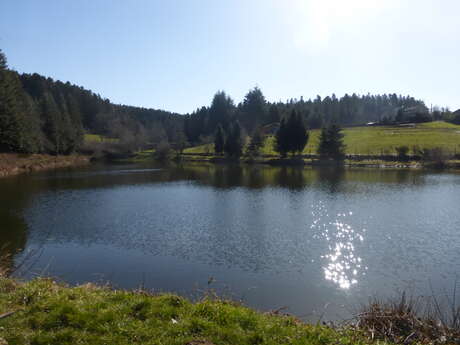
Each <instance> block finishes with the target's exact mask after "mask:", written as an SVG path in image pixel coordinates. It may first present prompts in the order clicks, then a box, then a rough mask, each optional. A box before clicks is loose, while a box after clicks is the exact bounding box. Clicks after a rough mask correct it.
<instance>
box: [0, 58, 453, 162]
mask: <svg viewBox="0 0 460 345" xmlns="http://www.w3.org/2000/svg"><path fill="white" fill-rule="evenodd" d="M294 113H295V116H293V115H292V114H294ZM439 119H444V120H448V121H452V122H458V123H460V114H459V113H458V112H455V113H451V112H450V111H449V110H448V109H445V108H441V109H439V108H435V109H428V108H427V107H426V105H425V104H424V102H423V101H421V100H417V99H415V98H413V97H410V96H401V95H396V94H388V95H387V94H384V95H369V94H368V95H356V94H352V95H347V94H346V95H344V96H343V97H341V98H337V97H336V96H335V95H332V96H330V97H329V96H328V97H325V98H321V97H320V96H317V97H316V98H314V99H308V100H304V99H303V97H300V99H289V100H286V101H284V102H282V101H279V102H268V101H267V100H266V98H265V96H264V94H263V93H262V90H261V89H260V88H258V87H255V88H253V89H251V90H249V92H248V93H247V94H246V95H245V97H244V99H243V101H242V102H240V103H238V104H236V103H235V101H234V100H233V99H232V98H231V97H230V96H229V95H227V94H226V93H225V92H224V91H218V92H217V93H216V94H215V95H214V97H213V99H212V101H211V104H210V105H209V106H203V107H201V108H199V109H197V110H196V111H194V112H193V113H191V114H185V115H180V114H177V113H171V112H168V111H163V110H156V109H146V108H140V107H134V106H126V105H118V104H113V103H111V102H110V101H109V100H108V99H104V98H102V97H101V96H100V95H97V94H95V93H93V92H92V91H90V90H86V89H84V88H82V87H80V86H76V85H73V84H70V83H69V82H66V83H63V82H61V81H55V80H53V79H51V78H46V77H43V76H41V75H38V74H36V73H34V74H19V73H17V72H15V71H13V70H10V69H8V66H7V61H6V57H5V55H4V54H3V53H2V52H1V51H0V151H3V152H4V151H12V152H26V153H33V152H46V153H52V154H68V153H71V152H76V151H79V150H81V148H82V145H83V138H84V133H93V134H100V135H103V136H105V137H110V138H116V139H118V142H119V143H120V145H123V147H126V148H127V149H128V150H133V151H134V150H138V149H142V148H152V147H155V146H158V145H159V144H165V143H166V144H167V145H171V146H173V147H175V148H177V150H178V151H181V150H182V149H183V148H185V147H187V146H189V145H190V146H191V145H197V144H201V143H212V142H213V140H214V136H215V134H216V132H217V130H218V128H220V133H221V134H219V135H220V136H221V138H222V142H223V144H222V145H223V146H222V151H221V152H222V153H224V152H225V153H227V154H231V155H235V154H238V152H240V151H241V150H242V148H241V147H243V146H242V142H243V140H242V138H246V137H247V136H250V137H251V142H250V143H249V146H248V149H249V151H250V152H256V151H257V149H258V148H260V146H261V141H262V140H263V136H264V135H266V134H275V131H274V128H275V129H276V128H278V127H279V128H280V129H281V131H280V132H279V135H280V136H281V137H282V136H283V135H286V136H287V137H292V138H294V137H295V138H297V139H296V140H295V143H293V144H292V145H291V144H286V146H285V144H283V143H282V140H280V141H279V146H277V147H278V149H279V150H280V152H281V154H282V155H286V154H287V153H295V152H301V150H300V149H299V147H300V146H301V144H302V142H303V140H308V137H307V138H305V137H304V136H305V133H306V132H304V131H300V126H304V128H309V129H316V128H323V127H325V126H326V127H327V126H329V125H330V124H331V123H335V124H337V125H338V126H352V125H361V124H364V123H368V122H376V123H387V124H389V123H395V122H399V123H400V122H408V121H416V122H422V121H431V120H439ZM293 123H297V125H293ZM296 130H297V131H298V132H296ZM295 132H296V133H297V134H293V133H295ZM301 132H302V133H303V134H299V133H301ZM283 133H284V134H283ZM230 152H231V153H230Z"/></svg>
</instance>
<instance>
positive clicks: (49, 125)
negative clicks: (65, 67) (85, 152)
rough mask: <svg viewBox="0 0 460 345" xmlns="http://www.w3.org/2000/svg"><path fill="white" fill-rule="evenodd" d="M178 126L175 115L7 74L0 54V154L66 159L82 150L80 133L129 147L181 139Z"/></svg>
mask: <svg viewBox="0 0 460 345" xmlns="http://www.w3.org/2000/svg"><path fill="white" fill-rule="evenodd" d="M183 127H184V118H183V116H181V115H178V114H173V113H170V112H166V111H162V110H154V109H144V108H138V107H131V106H124V105H115V104H112V103H111V102H110V101H109V100H108V99H103V98H101V97H100V96H99V95H96V94H94V93H93V92H91V91H89V90H86V89H84V88H82V87H79V86H76V85H72V84H70V83H69V82H67V83H63V82H60V81H54V80H53V79H51V78H45V77H43V76H40V75H38V74H19V73H17V72H15V71H12V70H9V69H8V68H7V61H6V58H5V56H4V54H2V53H1V52H0V151H3V152H8V151H13V152H27V153H34V152H47V153H52V154H68V153H71V152H75V151H78V150H79V149H80V148H81V147H82V144H83V135H84V133H97V134H101V135H104V136H107V137H111V138H117V139H119V141H120V142H121V143H123V144H124V145H125V146H127V147H133V148H134V147H138V146H139V145H141V146H142V145H145V144H146V143H149V144H155V143H157V142H160V141H170V142H175V141H177V140H180V135H181V134H182V135H183Z"/></svg>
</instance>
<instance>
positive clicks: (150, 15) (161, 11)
mask: <svg viewBox="0 0 460 345" xmlns="http://www.w3.org/2000/svg"><path fill="white" fill-rule="evenodd" d="M459 13H460V1H459V0H381V1H379V0H250V1H249V0H161V1H160V0H132V1H128V0H113V1H107V0H79V1H62V0H46V1H45V0H43V1H35V0H21V1H17V0H1V1H0V48H1V49H2V50H3V51H4V52H5V53H6V55H7V57H8V60H9V64H10V66H11V67H12V68H14V69H16V70H18V71H20V72H37V73H40V74H44V75H46V76H51V77H53V78H55V79H60V80H63V81H67V80H69V81H71V82H73V83H75V84H79V85H82V86H84V87H85V88H89V89H91V90H93V91H95V92H97V93H99V94H101V95H102V96H103V97H107V98H110V99H111V100H112V101H113V102H115V103H124V104H131V105H139V106H145V107H153V108H163V109H167V110H172V111H177V112H190V111H193V110H194V109H195V108H197V107H199V106H201V105H207V104H209V103H210V101H211V98H212V96H213V94H214V93H215V92H216V91H217V90H219V89H223V90H225V91H227V92H228V93H229V94H230V95H231V96H232V97H234V98H235V100H236V101H240V100H241V99H242V98H243V96H244V94H245V93H246V92H247V91H248V89H250V88H252V87H254V86H255V85H258V86H259V87H261V88H262V91H263V92H264V94H265V95H266V97H267V98H268V99H269V100H270V101H277V100H286V99H287V98H291V97H292V98H299V97H300V96H304V98H313V97H315V96H316V95H318V94H319V95H321V96H326V95H330V94H332V93H335V94H336V95H337V96H342V95H343V94H344V93H349V94H351V93H353V92H356V93H359V94H363V93H368V92H370V93H393V92H395V93H398V94H410V95H413V96H414V97H416V98H421V99H423V100H425V102H426V103H427V105H428V106H430V105H431V104H433V105H440V106H449V107H450V108H451V109H452V110H456V109H458V108H460V88H459V82H460V22H459Z"/></svg>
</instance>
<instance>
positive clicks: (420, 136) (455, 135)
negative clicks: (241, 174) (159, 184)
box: [185, 121, 460, 155]
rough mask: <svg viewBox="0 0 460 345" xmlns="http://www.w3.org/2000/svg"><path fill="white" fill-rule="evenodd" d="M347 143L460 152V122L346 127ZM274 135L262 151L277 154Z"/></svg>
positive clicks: (314, 141)
mask: <svg viewBox="0 0 460 345" xmlns="http://www.w3.org/2000/svg"><path fill="white" fill-rule="evenodd" d="M319 134H320V130H312V131H310V139H309V141H308V145H307V146H306V148H305V150H304V153H305V154H311V153H316V148H317V146H318V141H319ZM344 134H345V144H346V146H347V150H346V151H347V153H348V154H371V155H381V154H395V153H396V151H395V147H398V146H408V147H409V148H412V147H414V146H419V147H421V148H433V147H443V148H445V149H446V150H448V151H450V152H453V153H460V126H459V125H454V124H451V123H447V122H442V121H436V122H429V123H421V124H417V125H415V126H414V127H398V126H382V127H380V126H379V127H352V128H345V129H344ZM273 144H274V138H273V137H268V138H267V139H266V141H265V145H264V147H263V148H262V150H261V152H262V153H263V154H276V152H275V151H274V149H273ZM185 152H186V153H206V152H209V153H212V152H213V145H212V144H208V145H200V146H196V147H192V148H188V149H186V150H185Z"/></svg>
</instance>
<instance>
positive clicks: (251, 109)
mask: <svg viewBox="0 0 460 345" xmlns="http://www.w3.org/2000/svg"><path fill="white" fill-rule="evenodd" d="M266 108H267V101H266V100H265V96H264V95H263V93H262V90H260V89H259V88H258V87H255V88H254V89H252V90H250V91H249V92H248V93H247V94H246V96H245V97H244V100H243V104H242V105H241V107H240V110H241V117H240V119H241V122H242V123H243V125H244V127H245V128H246V130H247V131H248V133H249V134H253V132H254V130H255V129H256V127H257V126H258V125H260V124H265V123H266V122H267V109H266Z"/></svg>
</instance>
